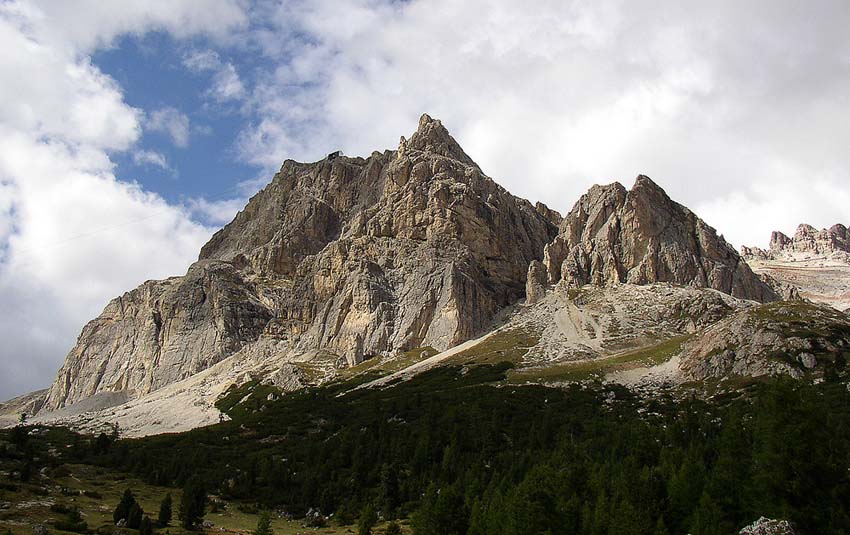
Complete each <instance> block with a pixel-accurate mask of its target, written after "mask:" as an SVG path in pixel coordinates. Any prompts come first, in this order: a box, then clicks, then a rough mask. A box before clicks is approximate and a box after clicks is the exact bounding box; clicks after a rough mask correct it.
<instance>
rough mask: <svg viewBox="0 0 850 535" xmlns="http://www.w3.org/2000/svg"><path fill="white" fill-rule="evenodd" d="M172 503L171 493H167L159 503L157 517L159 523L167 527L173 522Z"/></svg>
mask: <svg viewBox="0 0 850 535" xmlns="http://www.w3.org/2000/svg"><path fill="white" fill-rule="evenodd" d="M171 510H172V503H171V493H170V492H169V493H168V494H166V495H165V497H164V498H163V499H162V502H160V504H159V517H158V518H157V523H158V524H159V525H160V526H162V527H165V526H167V525H168V524H170V523H171V515H172V511H171Z"/></svg>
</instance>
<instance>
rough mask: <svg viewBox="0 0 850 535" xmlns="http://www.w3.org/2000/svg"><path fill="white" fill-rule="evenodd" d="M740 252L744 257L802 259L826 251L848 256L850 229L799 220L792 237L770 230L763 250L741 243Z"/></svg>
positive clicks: (826, 253) (849, 251)
mask: <svg viewBox="0 0 850 535" xmlns="http://www.w3.org/2000/svg"><path fill="white" fill-rule="evenodd" d="M741 254H742V255H743V256H744V258H745V259H748V260H749V259H759V260H802V259H806V258H811V257H814V256H829V255H836V256H839V257H842V258H850V257H848V256H847V254H850V232H848V230H847V227H845V226H844V225H842V224H840V223H838V224H836V225H833V226H831V227H829V228H828V229H821V230H817V229H816V228H814V227H813V226H811V225H807V224H805V223H803V224H801V225H799V226H798V227H797V232H795V233H794V237H792V238H789V237H788V236H786V235H785V234H783V233H781V232H779V231H774V232H773V233H772V234H771V235H770V246H769V247H768V249H767V250H764V249H760V248H758V247H746V246H744V247H741Z"/></svg>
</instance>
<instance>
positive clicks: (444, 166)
mask: <svg viewBox="0 0 850 535" xmlns="http://www.w3.org/2000/svg"><path fill="white" fill-rule="evenodd" d="M559 221H560V216H559V215H558V214H557V213H556V212H554V211H552V210H550V209H548V208H547V207H545V206H544V205H540V204H538V205H537V206H533V205H532V204H531V203H529V202H528V201H525V200H522V199H519V198H516V197H514V196H512V195H511V194H509V193H508V192H507V191H506V190H504V189H503V188H502V187H500V186H499V185H497V184H496V183H495V182H494V181H493V180H491V179H490V178H489V177H487V176H486V175H484V174H483V173H482V171H481V169H480V168H479V167H478V166H477V165H476V164H475V163H474V162H473V161H472V160H471V159H470V158H469V156H468V155H467V154H466V153H465V152H464V151H463V150H462V149H461V148H460V146H459V145H458V144H457V142H456V141H455V140H454V139H453V138H452V137H451V136H450V135H449V133H448V131H447V130H446V129H445V128H444V127H443V125H442V124H441V123H440V121H437V120H433V119H431V118H430V117H428V116H427V115H424V116H423V117H422V119H421V120H420V123H419V127H418V129H417V131H416V132H415V133H414V134H413V136H411V138H410V139H409V140H405V139H404V138H402V140H401V142H400V145H399V148H398V150H396V151H385V152H383V153H379V152H374V153H372V155H371V156H370V157H368V158H365V159H364V158H347V157H344V156H335V157H333V156H329V157H328V158H326V159H324V160H322V161H319V162H316V163H312V164H304V163H298V162H294V161H290V160H288V161H286V162H285V163H284V164H283V166H282V167H281V169H280V172H279V173H277V174H276V175H275V177H274V179H273V180H272V181H271V183H270V184H269V185H268V186H267V187H266V188H264V189H263V190H262V191H261V192H259V193H258V194H257V195H255V196H254V197H253V198H252V199H251V200H250V202H249V203H248V205H247V206H246V207H245V209H244V210H243V211H242V212H240V213H239V214H238V215H237V216H236V218H235V219H234V220H233V222H231V223H230V224H229V225H227V226H226V227H224V228H223V229H222V230H221V231H219V232H218V233H216V234H215V235H214V236H213V238H212V239H211V240H210V241H209V243H207V244H206V245H205V246H204V247H203V249H202V251H201V254H200V259H199V261H198V262H197V263H196V264H194V265H193V266H192V267H191V268H190V270H189V272H188V274H187V275H186V276H185V277H179V278H173V279H169V280H166V281H158V282H148V283H145V284H144V285H142V286H141V287H139V288H137V289H136V290H133V291H132V292H129V293H127V294H125V295H124V296H122V297H120V298H118V299H116V300H114V301H113V302H111V303H110V304H109V305H108V306H107V308H106V309H105V310H104V312H103V314H102V315H101V316H100V317H98V318H97V319H95V320H93V321H92V322H91V323H89V324H88V325H87V326H86V327H85V329H84V330H83V332H82V334H81V335H80V337H79V340H78V342H77V345H76V346H75V347H74V349H72V350H71V352H70V353H69V355H68V357H67V359H66V362H65V364H64V366H63V367H62V369H61V370H60V372H59V376H58V377H57V380H56V381H55V383H54V384H53V385H52V387H51V389H50V392H49V394H48V398H47V403H46V406H47V407H48V408H58V407H61V406H64V405H67V404H71V403H74V402H76V401H79V400H81V399H85V398H87V397H90V396H92V395H95V394H97V393H99V392H109V391H123V392H127V393H128V394H129V396H130V397H137V396H139V395H141V394H144V393H147V392H151V391H153V390H156V389H158V388H160V387H162V386H164V385H166V384H169V383H172V382H174V381H176V380H179V379H182V378H185V377H187V376H188V375H191V374H193V373H197V372H198V371H200V370H202V369H205V368H207V367H209V366H211V365H212V364H214V363H216V362H218V361H220V360H222V359H223V358H225V357H226V356H228V355H230V354H232V353H234V352H235V351H237V350H239V349H240V348H243V347H244V346H246V345H249V346H250V345H251V344H252V343H255V342H257V343H260V342H262V343H261V344H259V345H261V346H262V347H263V351H268V348H269V347H274V351H277V352H286V353H289V354H291V358H292V360H298V359H301V360H303V359H311V358H323V359H328V358H330V359H332V360H334V361H335V362H336V365H337V366H345V365H353V364H356V363H358V362H360V361H361V360H363V359H364V358H365V357H369V356H371V355H376V354H380V353H386V352H391V351H396V350H407V349H411V348H414V347H420V346H431V347H434V348H437V349H446V348H448V347H450V346H452V345H454V344H457V343H459V342H462V341H463V340H465V339H467V338H469V337H470V336H472V335H473V334H474V333H476V332H478V331H481V330H482V329H484V328H486V327H487V326H489V324H490V322H491V321H492V319H493V317H494V315H495V314H496V312H497V311H498V310H499V309H500V308H502V307H504V306H506V305H508V304H510V303H512V302H514V301H516V300H518V299H520V298H522V297H523V296H524V293H525V284H526V273H527V270H528V266H529V263H530V262H531V261H532V260H536V259H540V258H541V257H542V251H543V247H544V245H545V244H546V243H548V242H549V241H550V240H551V239H552V238H553V237H554V236H555V235H556V233H557V227H556V225H557V224H558V222H559Z"/></svg>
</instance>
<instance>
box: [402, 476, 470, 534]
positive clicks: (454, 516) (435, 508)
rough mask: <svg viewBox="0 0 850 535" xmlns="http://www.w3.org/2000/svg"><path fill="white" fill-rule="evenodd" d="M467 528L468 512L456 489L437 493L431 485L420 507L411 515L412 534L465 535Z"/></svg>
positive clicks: (452, 488) (442, 490)
mask: <svg viewBox="0 0 850 535" xmlns="http://www.w3.org/2000/svg"><path fill="white" fill-rule="evenodd" d="M468 528H469V511H468V510H467V509H466V505H465V504H464V501H463V496H461V495H460V493H459V492H458V491H457V489H456V488H454V487H447V488H444V489H440V490H439V491H438V490H437V488H436V487H435V486H434V485H431V486H430V487H429V488H428V491H427V492H426V493H425V497H424V498H423V499H422V505H421V506H420V507H419V510H418V511H416V513H415V514H414V515H413V533H415V534H416V535H465V534H466V532H467V530H468Z"/></svg>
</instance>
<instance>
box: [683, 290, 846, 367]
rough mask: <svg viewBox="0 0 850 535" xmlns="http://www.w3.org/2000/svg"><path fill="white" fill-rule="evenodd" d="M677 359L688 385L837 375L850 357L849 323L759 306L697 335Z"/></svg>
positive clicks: (805, 309)
mask: <svg viewBox="0 0 850 535" xmlns="http://www.w3.org/2000/svg"><path fill="white" fill-rule="evenodd" d="M679 357H680V364H679V369H680V371H681V373H682V376H683V378H684V379H685V380H689V381H703V380H706V379H722V378H726V377H730V376H749V377H759V376H763V375H780V374H786V375H791V376H792V377H801V376H803V375H804V373H806V372H818V373H823V372H824V371H825V369H826V368H827V367H832V368H833V369H843V367H844V363H845V362H846V360H847V357H850V317H848V316H847V315H846V314H844V313H841V312H838V311H836V310H834V309H832V308H830V307H828V306H826V305H819V304H813V303H807V302H802V301H797V302H784V301H783V302H777V303H769V304H766V305H759V306H757V307H753V308H749V309H745V310H742V311H739V312H736V313H735V314H733V315H731V316H730V317H728V318H725V319H723V320H721V321H719V322H717V323H716V324H714V325H712V326H710V327H708V328H707V329H705V330H703V331H701V332H700V333H699V334H698V335H697V336H695V337H694V338H693V339H691V340H690V341H688V342H687V343H685V344H684V346H683V347H682V351H681V353H680V355H679Z"/></svg>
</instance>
